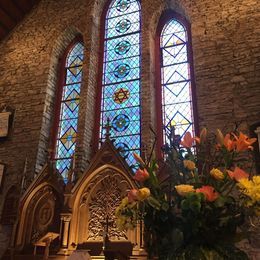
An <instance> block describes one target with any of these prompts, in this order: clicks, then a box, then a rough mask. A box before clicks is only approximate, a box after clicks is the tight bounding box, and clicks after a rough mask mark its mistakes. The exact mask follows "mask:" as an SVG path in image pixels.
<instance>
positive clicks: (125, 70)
mask: <svg viewBox="0 0 260 260" xmlns="http://www.w3.org/2000/svg"><path fill="white" fill-rule="evenodd" d="M129 72H130V66H129V65H128V64H125V63H124V64H120V65H118V66H117V67H116V68H115V70H114V75H115V76H116V77H117V78H120V79H121V78H124V77H126V76H127V75H128V74H129Z"/></svg>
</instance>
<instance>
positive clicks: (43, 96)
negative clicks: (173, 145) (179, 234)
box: [0, 0, 260, 212]
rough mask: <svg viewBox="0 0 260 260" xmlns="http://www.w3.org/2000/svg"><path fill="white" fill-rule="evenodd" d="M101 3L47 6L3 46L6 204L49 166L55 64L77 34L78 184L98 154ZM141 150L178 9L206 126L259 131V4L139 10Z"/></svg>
mask: <svg viewBox="0 0 260 260" xmlns="http://www.w3.org/2000/svg"><path fill="white" fill-rule="evenodd" d="M105 2H106V1H105V0H101V1H98V0H95V1H90V0H73V1H72V0H55V1H53V0H42V1H41V2H40V3H39V4H38V5H37V6H36V7H35V8H34V9H33V10H32V12H31V13H30V14H29V15H27V17H26V18H25V19H24V20H23V22H22V23H21V24H20V25H19V26H17V27H16V28H15V29H14V30H13V32H12V33H10V35H9V36H8V37H7V38H6V39H5V40H4V41H2V42H1V43H0V109H1V107H3V106H4V105H7V106H8V107H10V108H12V109H14V111H15V112H14V114H13V117H14V118H13V123H12V125H11V130H10V133H9V136H8V138H5V139H1V140H0V162H1V163H5V164H6V166H7V167H6V168H7V171H6V176H5V179H4V183H3V187H2V191H1V194H0V212H1V209H2V206H3V201H4V198H5V194H6V192H7V190H8V189H9V187H10V186H11V185H13V184H16V185H17V186H19V185H20V183H21V178H22V172H23V169H24V163H25V160H26V158H27V161H28V166H27V170H26V172H27V178H28V179H30V178H33V177H34V175H35V174H37V173H38V172H39V171H40V169H41V167H42V165H44V163H45V162H46V158H47V153H48V149H49V148H50V138H51V134H52V125H53V114H54V104H55V93H56V89H57V88H56V86H57V78H58V64H59V60H60V58H61V56H62V53H63V52H64V50H65V48H66V46H67V45H68V44H69V43H70V42H71V41H72V39H73V38H74V37H75V36H76V35H77V34H79V33H80V34H81V35H82V36H83V40H84V43H85V60H84V66H83V85H82V92H81V97H82V100H81V105H80V113H79V131H78V140H77V148H76V156H77V162H76V166H77V167H76V169H77V173H78V175H80V174H81V173H82V172H83V171H84V169H86V167H87V165H88V160H89V159H90V158H91V155H92V154H93V152H94V151H93V134H94V133H93V127H94V122H95V105H96V97H97V89H98V87H97V79H98V74H97V72H98V66H99V64H98V61H99V60H98V57H99V54H100V51H102V50H101V49H100V48H99V46H100V17H101V13H102V10H103V8H104V5H105ZM141 6H142V65H141V66H142V74H141V78H142V79H141V83H142V93H141V97H142V104H143V106H142V119H143V120H142V140H143V143H145V144H147V145H148V146H149V145H150V144H151V142H152V140H153V136H152V135H151V132H150V131H149V127H148V125H149V124H151V125H152V126H154V127H155V122H156V115H155V109H156V106H155V61H154V48H155V46H154V39H155V32H156V28H157V23H158V21H159V18H160V16H161V14H162V12H163V11H164V10H166V9H173V10H175V11H176V12H178V13H180V14H182V15H183V16H185V17H186V18H187V19H188V20H189V21H190V23H191V31H192V45H193V59H194V73H195V78H196V94H197V106H198V116H199V124H200V126H201V127H202V126H207V127H209V128H210V129H215V128H217V127H218V128H222V129H228V130H231V129H233V127H234V125H235V124H236V123H239V124H240V129H241V130H243V131H246V132H248V131H249V128H250V126H251V125H253V124H256V123H258V122H260V48H259V46H260V2H259V1H258V0H230V1H226V0H176V1H173V0H172V1H170V0H152V1H151V0H142V4H141Z"/></svg>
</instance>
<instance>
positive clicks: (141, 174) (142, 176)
mask: <svg viewBox="0 0 260 260" xmlns="http://www.w3.org/2000/svg"><path fill="white" fill-rule="evenodd" d="M148 178H149V173H148V171H147V170H146V169H143V170H141V169H140V168H139V169H138V170H137V171H136V173H135V176H134V179H135V180H136V181H140V182H144V181H145V180H147V179H148Z"/></svg>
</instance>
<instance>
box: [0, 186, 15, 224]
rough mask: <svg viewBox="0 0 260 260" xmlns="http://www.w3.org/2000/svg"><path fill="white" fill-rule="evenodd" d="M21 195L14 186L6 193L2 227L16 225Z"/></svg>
mask: <svg viewBox="0 0 260 260" xmlns="http://www.w3.org/2000/svg"><path fill="white" fill-rule="evenodd" d="M19 194H20V192H19V190H18V188H17V187H16V186H12V187H11V188H10V189H9V190H8V192H7V193H6V196H5V201H4V207H3V211H2V216H1V224H2V225H13V224H14V223H15V221H16V218H17V210H18V204H19Z"/></svg>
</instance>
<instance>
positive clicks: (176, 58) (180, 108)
mask: <svg viewBox="0 0 260 260" xmlns="http://www.w3.org/2000/svg"><path fill="white" fill-rule="evenodd" d="M190 40H191V39H190V33H189V27H188V24H187V22H183V20H179V19H177V18H176V17H175V15H171V16H170V18H169V17H168V19H164V23H163V24H162V25H161V30H160V31H159V44H160V62H158V63H159V64H160V72H161V73H160V77H159V79H160V80H159V81H160V82H159V83H158V84H159V85H160V87H159V88H158V89H159V92H160V93H159V95H158V96H159V98H160V103H161V110H160V113H158V117H159V118H160V119H159V128H160V131H162V132H163V134H162V139H163V140H162V142H163V144H166V143H168V141H169V140H168V137H167V136H169V135H170V134H171V131H172V130H173V129H174V130H175V135H177V136H178V137H179V138H182V137H183V135H184V134H185V133H186V132H187V131H190V132H192V133H193V134H194V132H195V127H194V111H195V103H194V102H195V101H194V100H195V98H193V96H194V94H195V93H194V92H195V84H194V80H193V74H192V66H191V65H192V64H191V63H192V53H191V42H190Z"/></svg>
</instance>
